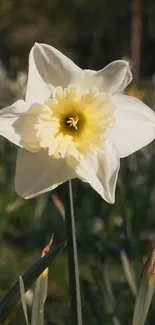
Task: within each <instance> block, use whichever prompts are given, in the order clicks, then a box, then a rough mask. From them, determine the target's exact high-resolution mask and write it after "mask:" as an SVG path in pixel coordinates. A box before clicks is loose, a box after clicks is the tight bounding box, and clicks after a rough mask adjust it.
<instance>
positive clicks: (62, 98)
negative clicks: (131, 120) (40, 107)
mask: <svg viewBox="0 0 155 325" xmlns="http://www.w3.org/2000/svg"><path fill="white" fill-rule="evenodd" d="M114 110H115V107H114V105H113V103H112V100H111V96H110V95H109V94H106V93H101V94H100V93H99V92H98V91H96V90H90V91H85V92H83V91H82V90H81V89H80V88H76V87H72V88H71V87H68V88H65V89H62V88H57V89H56V92H55V96H54V98H52V99H49V100H47V101H46V102H45V107H44V112H42V114H40V116H39V119H38V124H37V125H36V126H35V128H36V129H37V137H38V138H39V141H40V146H41V147H42V148H48V152H49V155H54V156H55V158H60V157H61V158H67V157H69V156H70V155H71V156H75V157H76V159H78V160H79V159H81V158H82V157H86V156H87V154H89V153H91V152H94V149H95V148H100V147H101V146H102V145H103V142H104V141H105V131H106V130H107V128H109V127H112V126H113V124H114V121H115V119H114V116H113V112H114Z"/></svg>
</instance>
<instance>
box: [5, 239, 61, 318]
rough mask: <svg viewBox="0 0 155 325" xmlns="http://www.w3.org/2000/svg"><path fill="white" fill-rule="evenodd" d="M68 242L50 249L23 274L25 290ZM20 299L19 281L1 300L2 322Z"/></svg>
mask: <svg viewBox="0 0 155 325" xmlns="http://www.w3.org/2000/svg"><path fill="white" fill-rule="evenodd" d="M65 245H66V242H63V243H61V244H59V245H58V246H57V247H56V248H55V249H53V250H51V251H49V253H48V254H47V255H45V256H44V257H42V258H40V259H39V260H38V261H37V262H36V263H35V264H34V265H33V266H32V267H31V268H30V269H29V270H28V271H27V272H26V273H25V274H24V275H23V276H22V278H23V282H24V287H25V291H27V290H28V289H29V287H30V286H31V285H32V283H33V282H34V281H35V280H36V279H37V278H38V277H39V276H40V274H41V273H42V272H43V271H44V270H45V269H46V268H47V267H48V266H49V264H50V263H51V262H52V261H53V260H54V259H55V258H56V257H57V255H58V254H59V253H60V252H61V250H62V249H63V248H64V246H65ZM19 299H20V287H19V281H17V282H16V283H15V284H14V286H13V287H12V288H11V289H10V290H9V291H8V293H7V294H6V295H5V296H4V298H3V299H2V300H1V301H0V322H2V323H3V322H4V321H5V320H6V319H7V317H8V315H9V314H10V312H11V311H12V309H13V308H14V307H15V305H16V304H17V302H18V300H19Z"/></svg>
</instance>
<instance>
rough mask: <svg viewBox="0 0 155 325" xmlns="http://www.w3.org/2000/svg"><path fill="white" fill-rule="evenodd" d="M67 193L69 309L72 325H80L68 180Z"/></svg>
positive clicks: (78, 291)
mask: <svg viewBox="0 0 155 325" xmlns="http://www.w3.org/2000/svg"><path fill="white" fill-rule="evenodd" d="M68 183H69V191H68V189H67V190H66V193H65V194H66V206H65V221H66V233H67V248H68V269H69V284H70V296H71V307H72V316H73V322H72V323H73V324H74V325H82V311H81V296H80V283H79V268H78V258H77V246H76V232H75V220H74V206H73V195H72V183H71V180H69V182H68Z"/></svg>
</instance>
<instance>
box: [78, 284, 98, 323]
mask: <svg viewBox="0 0 155 325" xmlns="http://www.w3.org/2000/svg"><path fill="white" fill-rule="evenodd" d="M82 287H83V291H84V294H85V297H86V300H87V302H88V304H89V307H90V312H91V314H92V316H93V318H94V319H95V321H96V322H95V325H103V318H102V315H101V310H100V308H99V304H98V299H97V297H96V295H95V294H94V292H93V291H92V290H91V285H90V284H89V283H88V281H87V280H82Z"/></svg>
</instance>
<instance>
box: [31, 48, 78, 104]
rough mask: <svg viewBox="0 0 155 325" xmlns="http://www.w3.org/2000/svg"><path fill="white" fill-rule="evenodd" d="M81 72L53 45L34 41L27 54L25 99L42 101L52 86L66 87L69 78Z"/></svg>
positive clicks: (49, 94)
mask: <svg viewBox="0 0 155 325" xmlns="http://www.w3.org/2000/svg"><path fill="white" fill-rule="evenodd" d="M81 74H83V70H81V69H80V68H79V67H78V66H77V65H76V64H75V63H74V62H73V61H71V60H70V59H69V58H67V57H66V56H65V55H64V54H62V53H61V52H60V51H58V50H56V49H55V48H54V47H52V46H50V45H46V44H38V43H36V44H35V45H34V46H33V48H32V50H31V52H30V56H29V75H28V84H27V93H26V101H27V102H30V103H32V102H33V101H37V102H38V101H40V102H43V101H44V100H45V99H47V98H48V97H50V96H51V94H52V91H53V87H58V86H61V87H68V85H69V84H70V83H71V80H72V79H74V78H79V77H80V75H81Z"/></svg>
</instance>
